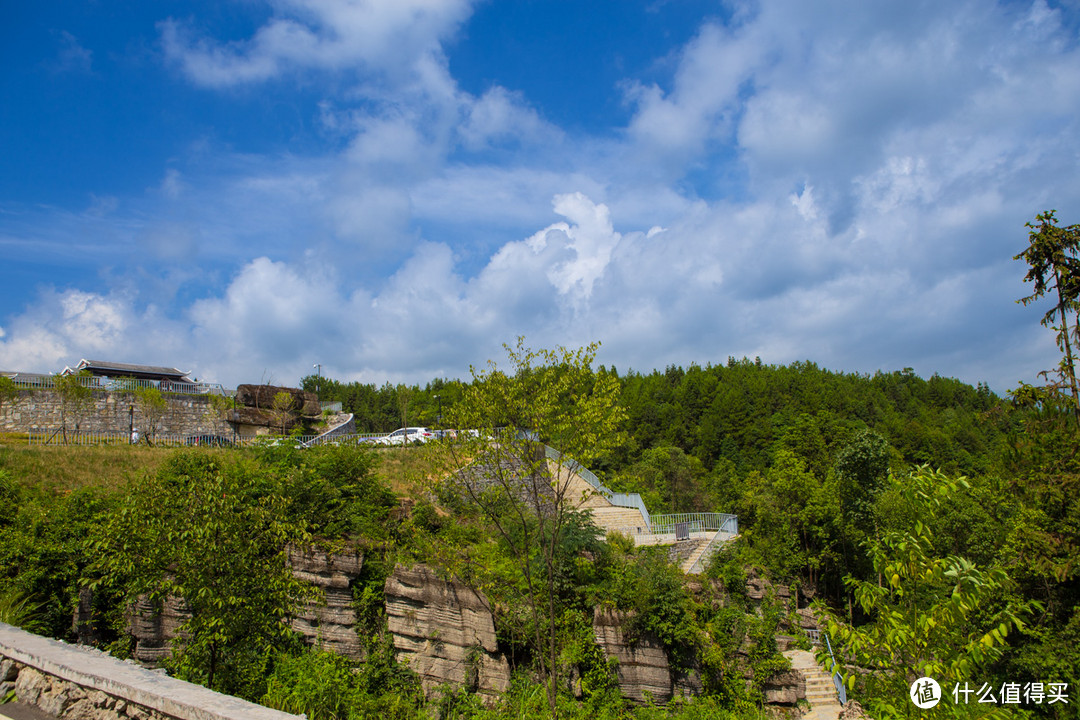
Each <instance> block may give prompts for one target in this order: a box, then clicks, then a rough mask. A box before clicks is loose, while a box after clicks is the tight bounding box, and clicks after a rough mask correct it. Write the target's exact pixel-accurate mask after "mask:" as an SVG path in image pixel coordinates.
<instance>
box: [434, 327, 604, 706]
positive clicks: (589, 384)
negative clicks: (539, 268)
mask: <svg viewBox="0 0 1080 720" xmlns="http://www.w3.org/2000/svg"><path fill="white" fill-rule="evenodd" d="M504 347H505V348H506V352H507V356H508V359H509V363H510V366H511V369H510V371H509V372H504V371H502V370H499V369H498V367H497V366H496V364H495V363H494V362H493V361H491V362H489V363H488V368H487V369H486V370H483V371H477V370H476V369H475V368H470V371H471V372H472V375H473V384H472V385H471V386H470V387H468V388H467V390H466V392H465V395H464V398H463V399H462V400H461V402H459V403H457V404H456V405H455V406H453V407H452V408H450V410H449V412H448V419H449V422H450V423H451V425H452V426H455V427H459V428H469V429H471V430H475V431H476V434H475V436H473V435H472V434H471V433H462V435H463V436H464V438H463V439H462V440H461V441H459V442H457V443H450V444H448V445H447V446H446V447H447V451H448V459H449V461H450V463H451V467H452V468H455V469H456V470H457V471H456V472H455V473H454V474H453V475H452V476H451V483H452V484H453V485H454V486H456V487H458V488H460V489H461V491H462V492H463V493H464V494H465V495H466V496H467V497H468V499H469V500H471V501H472V502H473V503H474V504H475V506H476V507H478V508H479V510H480V512H481V513H482V515H483V516H484V518H485V519H486V520H487V521H488V522H489V523H490V524H491V525H492V526H494V528H495V530H496V531H497V534H498V535H499V536H500V537H501V538H502V540H503V543H504V544H505V546H506V547H507V549H508V551H509V554H510V555H511V557H512V558H513V560H514V562H515V564H516V567H517V569H518V571H519V572H520V573H521V577H522V580H523V586H524V588H525V594H526V600H527V602H528V612H529V613H530V614H531V620H532V623H531V624H532V634H533V643H534V649H535V652H536V657H537V660H538V663H537V664H538V668H537V669H538V670H539V672H540V674H541V676H542V677H544V678H546V679H547V681H548V682H547V692H548V703H549V706H550V709H551V712H552V716H553V717H554V716H557V713H558V710H557V705H556V700H557V689H558V672H559V671H558V653H559V647H558V639H557V638H558V635H559V633H558V619H559V612H558V610H557V607H556V604H557V600H558V598H557V594H558V593H557V590H556V581H557V574H558V571H559V564H560V550H561V548H562V547H563V546H564V535H565V534H566V532H567V531H568V526H569V525H571V524H572V521H571V516H572V515H573V514H575V513H576V512H577V511H576V507H577V505H578V503H580V502H581V500H582V499H583V498H580V497H572V495H573V493H572V492H571V486H572V482H573V479H574V476H575V474H577V473H578V472H579V471H581V470H582V468H583V467H584V464H585V463H588V462H590V461H592V460H595V459H596V458H597V457H599V456H600V455H603V454H604V453H605V452H608V451H609V450H611V449H612V448H614V447H615V446H616V445H617V444H618V443H619V442H621V434H620V432H619V427H620V425H621V423H622V422H623V420H624V417H625V413H624V412H623V410H622V408H621V407H620V405H619V383H618V378H617V377H615V376H614V375H612V374H609V373H606V372H599V373H597V372H594V371H593V370H592V367H591V364H592V361H593V359H594V357H595V356H596V350H597V348H598V347H599V343H593V344H591V345H589V346H588V347H585V348H579V349H578V350H567V349H566V348H563V347H560V348H556V349H554V350H535V351H534V350H531V349H529V348H526V347H525V346H524V338H518V342H517V346H516V347H514V348H511V347H510V346H508V345H505V346H504ZM549 448H552V449H549ZM545 638H546V642H545Z"/></svg>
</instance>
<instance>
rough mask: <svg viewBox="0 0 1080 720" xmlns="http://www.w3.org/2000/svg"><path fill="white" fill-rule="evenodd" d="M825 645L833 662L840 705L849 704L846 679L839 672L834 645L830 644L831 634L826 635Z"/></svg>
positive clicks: (833, 679)
mask: <svg viewBox="0 0 1080 720" xmlns="http://www.w3.org/2000/svg"><path fill="white" fill-rule="evenodd" d="M825 645H826V647H828V648H829V659H830V660H832V671H833V673H832V681H833V685H835V686H836V696H837V697H838V698H840V704H841V705H846V704H847V689H846V688H845V687H844V677H843V676H842V675H841V674H840V673H839V671H837V669H836V668H837V667H839V666H838V665H837V664H836V657H835V656H834V655H833V651H832V643H831V642H829V634H828V633H825Z"/></svg>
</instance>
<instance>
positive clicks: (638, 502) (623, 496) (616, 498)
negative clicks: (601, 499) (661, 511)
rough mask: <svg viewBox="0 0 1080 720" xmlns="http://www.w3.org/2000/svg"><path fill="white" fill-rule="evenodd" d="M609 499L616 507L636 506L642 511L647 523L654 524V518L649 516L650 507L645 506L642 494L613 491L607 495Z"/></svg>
mask: <svg viewBox="0 0 1080 720" xmlns="http://www.w3.org/2000/svg"><path fill="white" fill-rule="evenodd" d="M607 499H608V500H609V501H610V502H611V504H612V505H615V506H616V507H624V508H634V509H635V510H638V511H639V512H640V513H641V517H642V518H643V519H644V521H645V525H646V526H647V527H648V526H651V525H652V518H650V517H649V509H648V508H646V507H645V501H644V500H642V499H641V496H640V495H638V494H637V493H612V494H611V495H609V496H607Z"/></svg>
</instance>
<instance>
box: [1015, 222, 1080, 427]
mask: <svg viewBox="0 0 1080 720" xmlns="http://www.w3.org/2000/svg"><path fill="white" fill-rule="evenodd" d="M1054 212H1055V211H1053V210H1048V211H1046V212H1044V213H1042V214H1040V215H1038V216H1036V218H1035V220H1036V222H1037V223H1038V224H1032V223H1025V227H1028V228H1031V232H1030V233H1028V238H1029V242H1030V244H1029V245H1028V247H1027V248H1026V249H1025V250H1024V251H1023V252H1021V253H1020V254H1018V255H1015V256H1014V257H1013V260H1021V259H1022V260H1024V262H1026V263H1027V264H1028V265H1029V266H1030V269H1029V270H1028V273H1027V275H1026V276H1025V277H1024V282H1030V283H1034V292H1032V293H1031V295H1028V296H1026V297H1023V298H1020V299H1019V300H1018V301H1017V302H1019V303H1021V304H1023V305H1025V306H1026V305H1030V304H1032V303H1034V302H1035V301H1037V300H1041V299H1042V298H1043V297H1045V296H1046V295H1048V294H1050V293H1051V292H1053V294H1054V295H1055V296H1056V297H1057V302H1056V303H1055V304H1054V305H1053V306H1052V307H1051V308H1050V309H1049V310H1047V311H1046V314H1045V315H1043V319H1042V321H1041V322H1042V324H1043V325H1044V326H1045V327H1049V328H1051V329H1053V330H1055V331H1057V344H1058V348H1059V349H1060V350H1061V351H1062V352H1063V353H1064V357H1063V358H1062V360H1061V363H1060V364H1059V365H1058V369H1057V375H1058V382H1057V383H1055V385H1054V387H1055V388H1056V389H1062V388H1064V389H1067V390H1068V391H1069V392H1070V393H1071V394H1072V399H1073V402H1072V405H1073V408H1072V409H1073V414H1074V416H1075V417H1076V418H1077V419H1078V420H1080V388H1078V387H1077V380H1076V353H1075V351H1074V345H1075V346H1077V349H1080V225H1069V226H1068V227H1060V226H1059V225H1058V224H1057V218H1056V217H1055V216H1054ZM1070 318H1071V319H1072V329H1071V330H1070V327H1069V321H1070ZM1055 323H1059V324H1056V325H1055ZM1047 373H1048V371H1043V372H1042V373H1040V374H1041V375H1043V376H1044V377H1046V376H1047Z"/></svg>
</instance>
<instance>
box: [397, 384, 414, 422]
mask: <svg viewBox="0 0 1080 720" xmlns="http://www.w3.org/2000/svg"><path fill="white" fill-rule="evenodd" d="M394 395H395V396H396V398H397V405H398V412H400V413H401V426H402V427H406V426H407V425H408V424H409V401H410V400H412V395H413V391H412V388H410V387H409V386H408V385H406V384H404V383H399V384H398V386H397V387H396V388H395V389H394Z"/></svg>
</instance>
